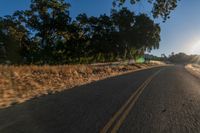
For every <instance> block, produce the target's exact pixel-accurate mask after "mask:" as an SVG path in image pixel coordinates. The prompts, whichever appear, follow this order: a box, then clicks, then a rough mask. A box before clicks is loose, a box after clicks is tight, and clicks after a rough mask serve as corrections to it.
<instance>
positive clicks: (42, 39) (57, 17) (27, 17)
mask: <svg viewBox="0 0 200 133" xmlns="http://www.w3.org/2000/svg"><path fill="white" fill-rule="evenodd" d="M69 7H70V5H69V4H68V3H66V2H65V1H64V0H32V1H31V5H30V9H29V10H25V11H18V12H16V13H15V16H17V17H18V18H19V20H20V21H21V22H24V24H25V25H26V26H27V27H28V28H29V29H30V30H31V31H32V34H33V36H34V38H35V39H36V40H38V41H39V43H40V49H41V54H42V55H41V56H42V57H44V59H43V60H46V62H49V63H50V62H52V58H53V57H52V51H53V49H54V46H55V44H56V42H57V41H58V40H61V39H66V40H67V39H68V38H70V35H69V34H68V24H69V22H70V21H71V18H70V17H69V11H68V9H69Z"/></svg>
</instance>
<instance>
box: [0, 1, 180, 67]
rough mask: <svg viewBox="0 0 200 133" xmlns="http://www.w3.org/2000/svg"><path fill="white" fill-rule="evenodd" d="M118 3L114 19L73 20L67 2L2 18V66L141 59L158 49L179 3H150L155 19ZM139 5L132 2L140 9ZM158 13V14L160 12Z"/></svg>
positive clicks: (33, 4) (33, 7)
mask: <svg viewBox="0 0 200 133" xmlns="http://www.w3.org/2000/svg"><path fill="white" fill-rule="evenodd" d="M125 2H126V1H121V0H115V1H113V8H112V9H111V12H110V15H107V14H102V15H100V16H88V15H87V14H85V13H82V14H79V15H78V16H77V17H76V18H72V17H71V16H70V3H67V2H66V1H64V0H31V4H30V8H29V9H27V10H22V11H16V12H15V13H14V14H12V15H7V16H4V17H0V45H1V46H0V51H1V52H0V54H1V55H0V56H1V57H0V62H1V63H6V64H36V65H44V64H51V65H58V64H77V63H78V64H80V63H81V64H85V63H94V62H108V61H117V60H125V59H136V58H138V57H140V56H142V55H144V52H145V51H151V50H152V49H157V48H159V42H160V40H161V39H160V31H161V29H160V26H159V24H158V23H155V21H154V19H153V18H159V17H161V18H163V20H164V21H165V20H166V19H167V18H168V17H169V13H170V12H171V11H172V10H173V9H174V8H175V7H176V3H177V0H172V1H166V2H164V1H160V0H156V1H152V0H150V1H148V2H149V3H150V5H151V6H152V13H151V14H150V15H147V14H146V13H144V12H140V13H137V14H136V13H135V12H134V11H131V10H129V9H128V8H126V7H124V6H123V4H124V3H125ZM138 2H139V1H138V0H131V1H130V3H131V4H133V5H135V4H137V3H138ZM158 7H159V8H158Z"/></svg>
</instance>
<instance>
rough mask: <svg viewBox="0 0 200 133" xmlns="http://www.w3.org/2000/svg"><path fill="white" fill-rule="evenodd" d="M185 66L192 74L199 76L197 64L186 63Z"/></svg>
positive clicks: (199, 67) (199, 70)
mask: <svg viewBox="0 0 200 133" xmlns="http://www.w3.org/2000/svg"><path fill="white" fill-rule="evenodd" d="M185 68H186V69H187V70H188V71H189V72H190V73H191V74H193V75H194V76H196V77H198V78H200V65H197V64H188V65H186V66H185Z"/></svg>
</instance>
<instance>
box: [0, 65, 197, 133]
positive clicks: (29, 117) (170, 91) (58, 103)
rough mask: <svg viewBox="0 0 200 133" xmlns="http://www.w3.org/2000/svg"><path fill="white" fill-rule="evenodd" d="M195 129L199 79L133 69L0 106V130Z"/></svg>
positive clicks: (176, 69) (175, 132)
mask: <svg viewBox="0 0 200 133" xmlns="http://www.w3.org/2000/svg"><path fill="white" fill-rule="evenodd" d="M99 132H100V133H106V132H108V133H110V132H111V133H112V132H113V133H115V132H119V133H190V132H191V133H199V132H200V80H199V79H197V78H195V77H194V76H193V75H191V74H190V73H188V72H187V71H186V70H185V69H184V67H183V66H167V67H159V68H152V69H148V70H143V71H137V72H134V73H130V74H125V75H121V76H117V77H112V78H109V79H106V80H102V81H98V82H93V83H91V84H88V85H84V86H81V87H76V88H74V89H71V90H66V91H64V92H61V93H58V94H54V95H49V96H44V97H41V98H38V99H33V100H30V101H28V102H25V103H23V104H19V105H14V106H12V107H10V108H7V109H1V110H0V133H99Z"/></svg>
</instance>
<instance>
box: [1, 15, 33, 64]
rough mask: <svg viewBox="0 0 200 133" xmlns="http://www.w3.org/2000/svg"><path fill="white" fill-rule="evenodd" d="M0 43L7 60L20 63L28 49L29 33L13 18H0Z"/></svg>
mask: <svg viewBox="0 0 200 133" xmlns="http://www.w3.org/2000/svg"><path fill="white" fill-rule="evenodd" d="M0 42H1V43H3V44H4V47H5V49H6V55H7V59H6V60H10V61H11V62H12V63H20V62H22V60H23V59H24V58H25V56H26V51H27V50H28V49H29V32H28V31H27V30H26V28H25V27H24V26H23V25H22V24H21V23H20V22H19V21H18V20H17V19H15V17H13V16H5V17H3V18H0Z"/></svg>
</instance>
